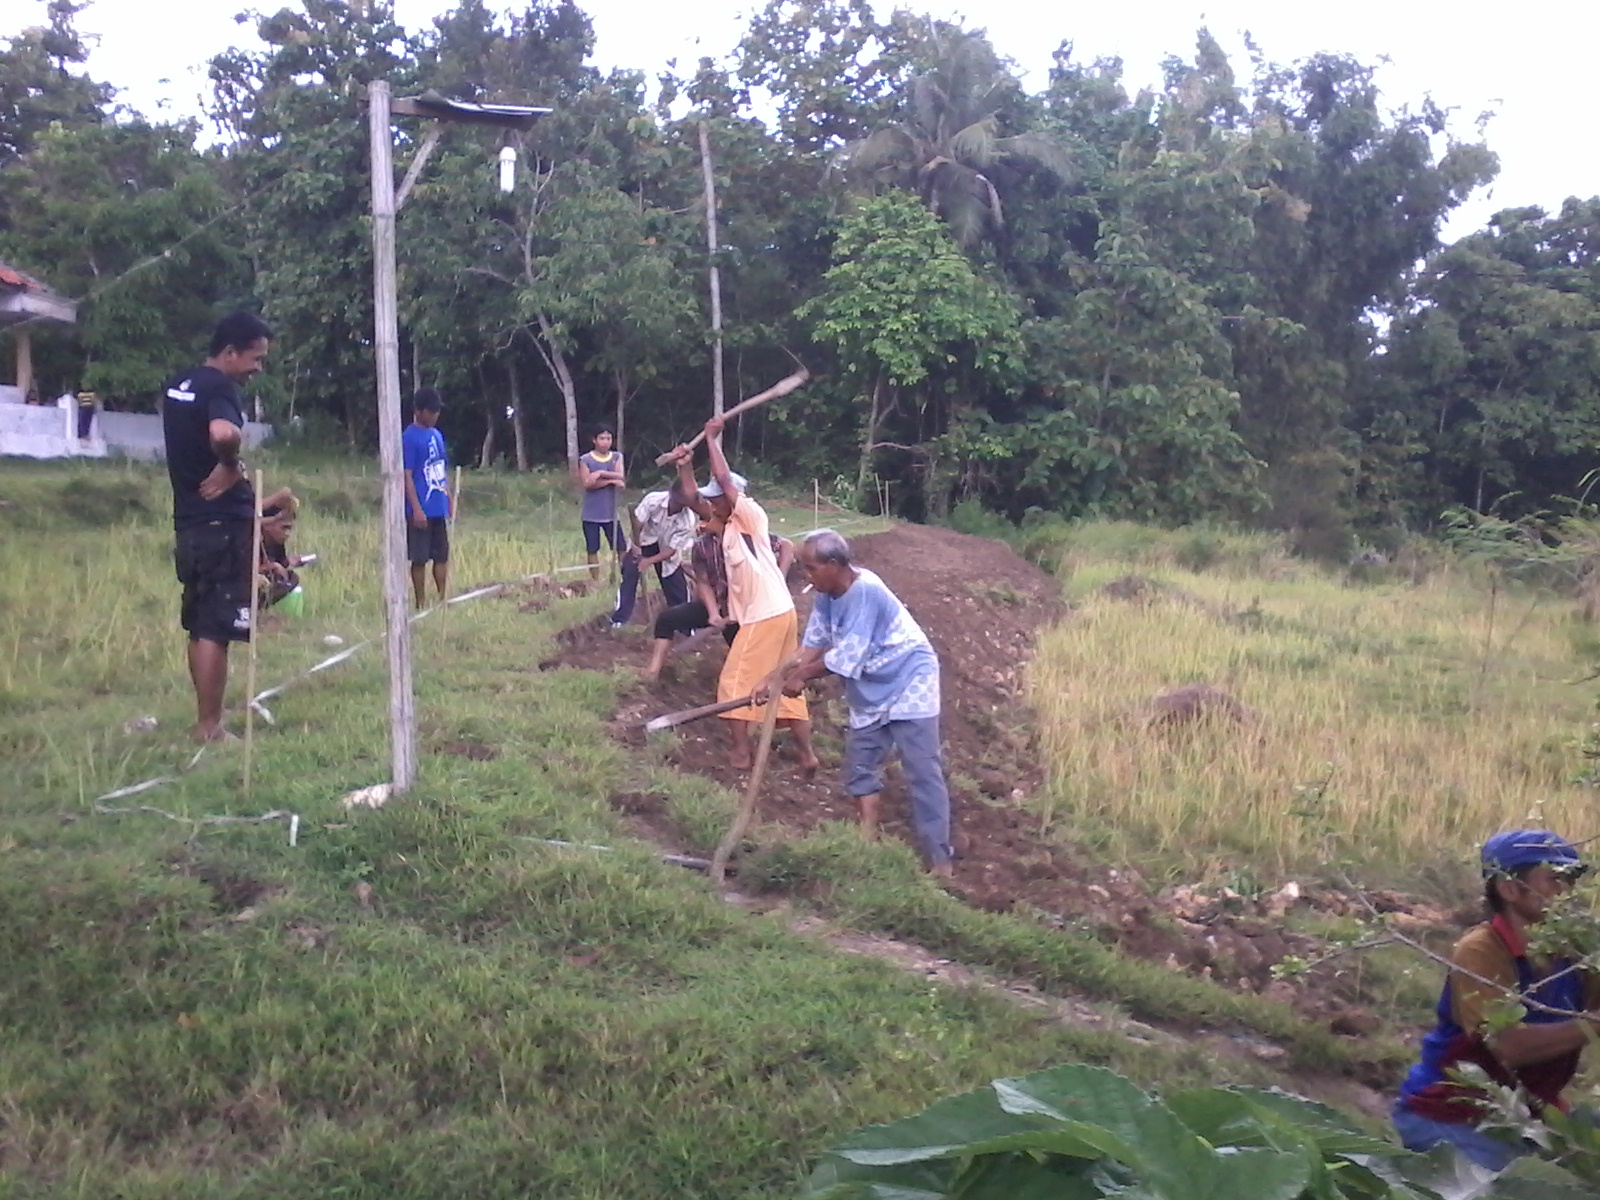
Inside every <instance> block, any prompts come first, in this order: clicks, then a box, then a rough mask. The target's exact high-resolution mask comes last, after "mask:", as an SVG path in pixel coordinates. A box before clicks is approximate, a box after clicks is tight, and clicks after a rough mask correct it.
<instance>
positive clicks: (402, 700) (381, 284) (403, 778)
mask: <svg viewBox="0 0 1600 1200" xmlns="http://www.w3.org/2000/svg"><path fill="white" fill-rule="evenodd" d="M367 100H368V105H367V116H368V133H369V136H370V141H371V148H372V301H373V326H374V329H373V343H374V345H375V347H376V349H377V359H378V362H377V366H378V457H379V461H380V463H381V466H382V471H383V541H382V545H383V612H384V622H385V626H386V638H385V641H386V644H387V648H388V654H389V751H390V758H391V760H392V772H393V779H392V780H391V782H392V784H393V794H395V795H399V794H400V793H402V792H405V791H406V790H408V789H409V788H410V787H411V784H412V782H413V781H414V780H415V778H416V774H417V725H416V711H415V707H414V700H413V695H412V689H411V596H410V585H409V582H408V580H407V577H406V544H405V536H406V531H405V519H406V518H405V473H404V467H403V466H402V458H401V452H400V333H399V324H400V321H399V314H398V307H399V304H398V300H397V298H396V292H395V287H396V285H395V257H394V212H395V203H394V161H393V158H394V142H393V134H392V133H391V131H390V128H389V84H388V82H387V81H386V80H382V79H375V80H373V81H372V82H371V83H369V84H368V85H367Z"/></svg>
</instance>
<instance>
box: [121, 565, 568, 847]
mask: <svg viewBox="0 0 1600 1200" xmlns="http://www.w3.org/2000/svg"><path fill="white" fill-rule="evenodd" d="M589 569H590V567H589V564H588V563H583V564H581V565H578V566H571V567H556V568H554V569H553V570H550V571H535V572H534V573H533V574H531V575H524V576H523V577H522V578H521V579H516V580H512V581H511V582H509V583H491V584H486V585H484V586H483V587H480V588H476V589H474V590H473V591H470V592H465V593H463V594H462V595H459V596H452V597H450V599H448V600H446V601H445V602H444V605H443V607H448V606H449V605H451V604H460V603H462V602H463V601H466V600H477V599H480V598H482V597H484V596H492V595H495V594H497V593H499V592H503V591H505V590H506V589H507V588H509V587H518V586H520V585H522V584H525V583H532V582H533V581H534V580H536V579H545V580H553V578H554V576H557V575H564V574H568V573H570V572H573V571H587V570H589ZM440 607H441V605H438V604H435V605H433V606H432V607H431V608H425V609H423V610H422V611H421V612H419V613H413V614H412V616H411V618H410V619H411V622H412V623H413V624H415V623H416V622H418V621H421V620H423V619H424V618H426V617H430V616H432V615H433V614H434V613H435V612H437V611H438V610H439V608H440ZM251 632H252V636H253V635H254V631H253V630H252V631H251ZM378 640H379V639H378V638H376V637H370V638H366V639H364V640H362V641H359V642H357V643H356V644H355V645H353V646H347V647H345V648H344V649H343V650H341V651H339V653H337V654H334V655H330V656H329V657H327V658H325V659H323V660H322V661H321V662H319V663H317V664H315V665H314V666H311V667H308V668H306V669H305V670H304V671H301V672H300V673H299V674H298V675H293V676H290V677H289V678H288V679H286V680H284V681H283V682H282V683H279V684H275V685H274V686H272V687H269V688H267V689H266V690H265V691H263V692H258V693H256V695H255V696H253V697H251V699H250V707H251V708H253V709H255V711H256V712H257V713H259V714H260V715H261V716H262V718H263V719H264V720H265V721H266V722H267V723H268V724H269V725H272V724H276V722H275V721H274V720H273V717H272V713H271V712H270V711H269V710H268V709H267V708H266V706H265V705H264V704H262V701H263V700H269V699H271V698H272V697H274V696H277V695H280V694H281V693H282V692H284V691H285V690H286V689H288V688H290V687H292V686H293V685H294V684H297V683H300V682H302V681H303V680H306V679H310V678H311V677H312V676H313V675H316V674H317V673H319V672H321V671H326V670H329V669H330V668H332V667H336V666H338V665H339V664H340V663H342V662H345V661H347V660H348V659H349V658H350V657H351V656H352V655H354V654H355V653H356V652H357V651H358V650H362V649H364V648H366V647H367V646H370V645H372V644H373V643H374V642H376V641H378ZM207 748H208V747H207V746H201V747H200V749H198V750H196V751H195V753H194V757H193V758H191V759H190V760H189V761H188V763H187V764H186V765H185V766H183V767H181V768H180V769H179V771H178V773H177V774H175V775H157V776H156V777H154V778H153V779H146V780H143V781H142V782H139V783H130V784H128V785H127V786H126V787H120V788H116V789H114V790H112V791H109V792H106V793H105V794H104V795H102V796H96V797H95V798H94V800H92V801H91V802H90V803H91V805H92V807H93V811H95V812H96V813H101V814H104V815H108V816H121V815H131V814H136V813H151V814H153V815H155V816H161V817H165V818H167V820H169V821H179V822H183V821H187V822H189V823H191V824H193V825H195V826H197V827H198V826H200V825H233V824H256V825H259V824H265V823H267V822H269V821H278V820H282V819H283V818H284V817H287V818H289V844H290V845H291V846H293V845H294V844H295V843H296V842H297V840H298V838H299V831H300V816H299V814H298V813H292V812H289V811H288V810H287V809H274V810H273V811H272V812H269V813H263V814H261V815H260V816H246V817H236V816H204V817H185V816H179V815H177V814H175V813H169V812H167V811H166V810H165V809H160V808H151V807H149V806H148V805H138V806H136V807H132V808H113V807H111V806H109V805H107V804H106V801H107V800H123V799H126V798H127V797H129V796H136V795H138V794H139V793H141V792H148V791H151V790H153V789H155V788H158V787H165V786H166V785H167V784H169V783H176V782H177V781H178V780H179V779H180V778H181V777H182V776H184V775H187V774H188V773H189V772H190V771H192V770H194V768H195V767H196V766H197V765H198V764H199V762H200V759H201V758H202V757H203V756H204V755H205V752H206V750H207Z"/></svg>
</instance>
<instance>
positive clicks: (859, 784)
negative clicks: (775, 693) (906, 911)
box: [844, 717, 951, 866]
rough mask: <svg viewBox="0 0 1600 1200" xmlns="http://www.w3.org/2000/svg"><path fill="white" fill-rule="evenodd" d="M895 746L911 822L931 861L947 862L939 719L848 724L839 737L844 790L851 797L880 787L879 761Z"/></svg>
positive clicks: (945, 790)
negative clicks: (866, 725)
mask: <svg viewBox="0 0 1600 1200" xmlns="http://www.w3.org/2000/svg"><path fill="white" fill-rule="evenodd" d="M896 749H898V750H899V751H900V768H901V770H902V771H904V772H905V777H906V783H907V785H908V787H909V789H910V792H911V827H912V829H913V830H915V832H916V835H917V841H918V842H920V843H921V845H922V852H923V853H924V854H925V855H927V857H928V861H929V862H930V863H933V864H934V865H935V866H937V865H939V864H941V863H947V862H949V861H950V857H951V852H950V791H949V789H948V788H947V787H946V786H945V782H944V757H943V754H942V753H941V751H940V749H939V718H938V717H924V718H922V719H921V720H917V721H885V722H884V723H883V724H882V725H874V726H873V727H872V728H870V729H849V730H846V731H845V738H844V789H845V791H847V792H849V793H850V794H851V795H852V796H871V795H874V794H875V793H878V792H881V791H883V764H884V763H885V762H886V761H888V758H889V752H890V751H891V750H896Z"/></svg>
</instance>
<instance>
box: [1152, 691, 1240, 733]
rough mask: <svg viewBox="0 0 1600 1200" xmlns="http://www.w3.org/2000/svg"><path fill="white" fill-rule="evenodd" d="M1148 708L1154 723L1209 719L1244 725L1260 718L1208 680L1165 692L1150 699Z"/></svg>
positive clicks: (1162, 723) (1169, 724) (1168, 724)
mask: <svg viewBox="0 0 1600 1200" xmlns="http://www.w3.org/2000/svg"><path fill="white" fill-rule="evenodd" d="M1149 710H1150V724H1151V725H1152V726H1162V725H1166V726H1172V725H1192V724H1194V723H1195V722H1196V721H1200V720H1207V719H1210V720H1217V719H1220V720H1224V721H1230V722H1232V723H1233V724H1235V725H1245V724H1253V723H1254V722H1255V721H1256V720H1257V719H1258V718H1257V715H1256V713H1255V712H1254V711H1253V710H1252V709H1250V708H1249V707H1247V706H1246V705H1244V704H1241V703H1239V701H1238V700H1235V699H1234V698H1233V697H1232V696H1230V695H1229V694H1228V693H1227V692H1225V691H1223V690H1222V689H1221V688H1215V687H1212V686H1211V685H1210V684H1208V683H1186V684H1184V685H1183V686H1182V687H1176V688H1172V689H1171V690H1169V691H1165V692H1162V693H1161V694H1160V695H1159V696H1156V697H1155V698H1154V699H1152V700H1151V701H1150V704H1149Z"/></svg>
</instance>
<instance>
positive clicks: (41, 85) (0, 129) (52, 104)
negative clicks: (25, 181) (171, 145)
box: [0, 0, 113, 171]
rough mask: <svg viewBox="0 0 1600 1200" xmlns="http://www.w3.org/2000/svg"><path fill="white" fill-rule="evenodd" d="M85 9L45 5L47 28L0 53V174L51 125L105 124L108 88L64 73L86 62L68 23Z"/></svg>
mask: <svg viewBox="0 0 1600 1200" xmlns="http://www.w3.org/2000/svg"><path fill="white" fill-rule="evenodd" d="M87 7H88V5H87V4H76V3H73V0H50V2H49V4H48V5H47V6H46V11H47V13H48V18H49V24H48V25H44V26H33V27H30V28H27V29H24V30H23V31H22V32H21V33H19V34H17V35H16V36H15V37H12V38H11V39H10V40H9V41H8V43H7V46H6V49H4V50H0V171H3V170H5V169H6V168H7V167H8V166H11V165H12V164H13V163H15V162H16V161H17V160H18V159H20V158H21V157H22V156H23V155H24V154H26V153H27V152H28V151H29V150H31V149H32V148H33V146H34V143H35V142H36V141H37V140H38V138H39V135H40V134H42V133H43V132H44V131H45V130H47V129H49V128H50V126H51V125H53V124H55V123H57V122H59V123H60V124H62V125H66V126H80V125H98V124H99V123H100V122H101V121H103V120H104V119H105V109H106V106H107V105H109V104H110V103H111V97H112V94H113V93H112V89H111V88H110V87H108V86H107V85H105V84H103V83H96V82H95V81H94V80H92V79H90V78H89V76H88V75H86V74H81V73H74V72H73V71H72V70H71V69H70V66H72V65H79V64H82V63H85V62H87V61H88V59H89V48H88V47H87V46H85V45H84V44H83V38H82V37H80V36H79V34H78V30H77V26H76V23H75V20H74V18H75V17H76V16H77V15H78V13H80V12H82V11H83V10H84V9H85V8H87Z"/></svg>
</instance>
